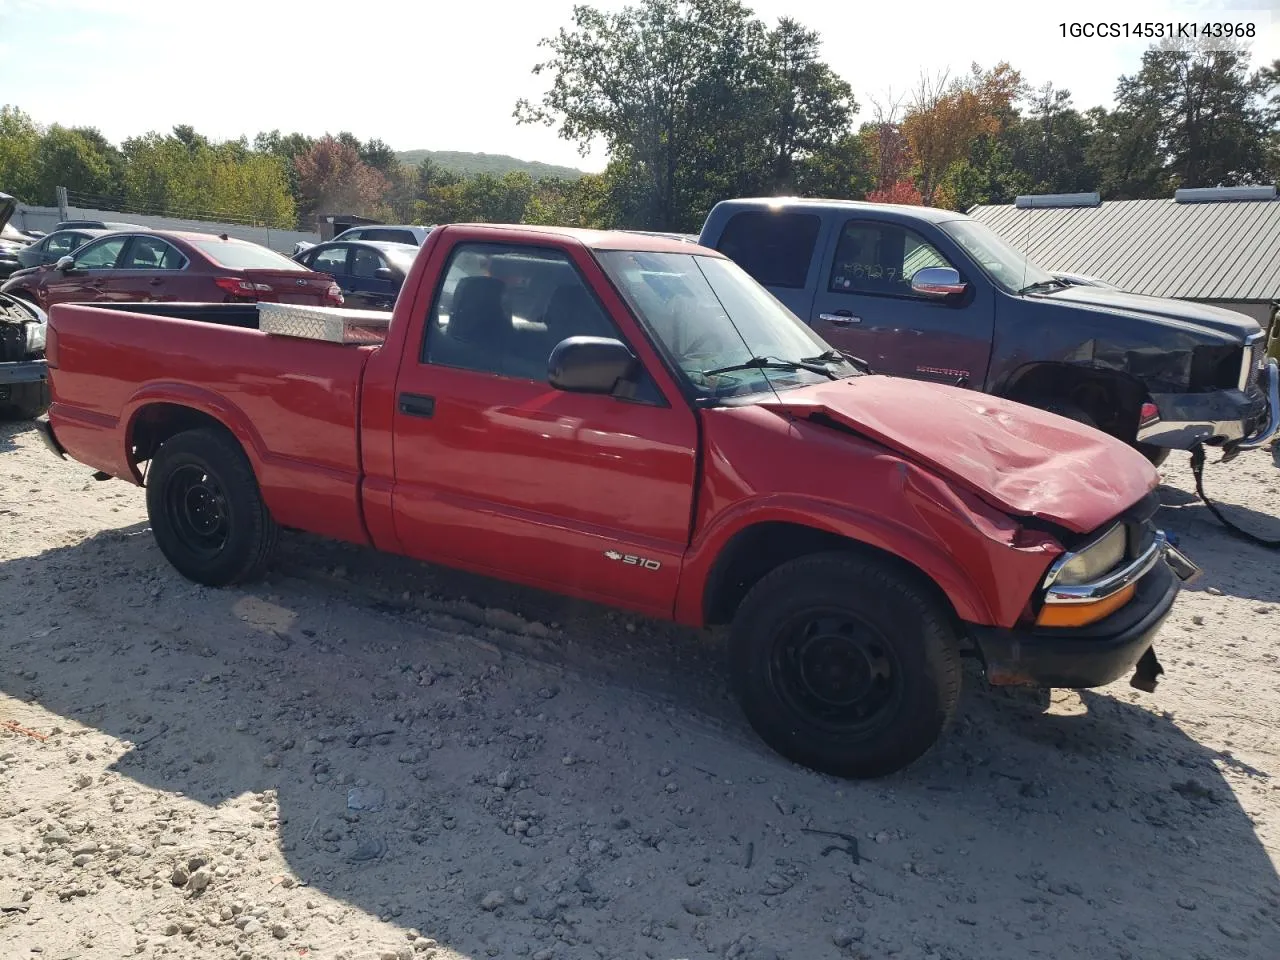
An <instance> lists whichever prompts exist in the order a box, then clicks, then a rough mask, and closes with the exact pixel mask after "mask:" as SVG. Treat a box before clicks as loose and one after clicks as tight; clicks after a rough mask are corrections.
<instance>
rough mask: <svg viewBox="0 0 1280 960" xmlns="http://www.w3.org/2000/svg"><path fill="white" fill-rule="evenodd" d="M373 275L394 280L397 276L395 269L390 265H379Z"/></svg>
mask: <svg viewBox="0 0 1280 960" xmlns="http://www.w3.org/2000/svg"><path fill="white" fill-rule="evenodd" d="M373 275H374V276H375V277H377V278H378V279H379V280H394V279H395V278H396V274H395V271H394V270H392V269H391V268H390V267H379V268H378V269H377V270H375V271H373Z"/></svg>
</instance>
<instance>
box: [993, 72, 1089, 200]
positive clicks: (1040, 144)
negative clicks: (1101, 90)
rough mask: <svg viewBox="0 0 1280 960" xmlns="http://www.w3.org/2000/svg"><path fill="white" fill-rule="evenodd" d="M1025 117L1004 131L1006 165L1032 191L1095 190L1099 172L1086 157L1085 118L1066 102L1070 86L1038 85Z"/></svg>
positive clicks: (1086, 122)
mask: <svg viewBox="0 0 1280 960" xmlns="http://www.w3.org/2000/svg"><path fill="white" fill-rule="evenodd" d="M1030 108H1031V109H1030V111H1029V114H1028V115H1027V116H1026V117H1023V118H1020V119H1019V120H1017V121H1015V122H1014V123H1012V124H1011V125H1010V127H1009V129H1008V131H1007V134H1006V136H1005V138H1004V139H1005V142H1006V143H1007V144H1008V147H1009V150H1010V152H1011V166H1012V167H1013V168H1014V169H1016V170H1018V171H1019V172H1021V173H1022V174H1023V175H1024V177H1025V179H1026V180H1027V181H1028V183H1029V186H1028V190H1029V191H1031V192H1035V193H1076V192H1080V191H1087V190H1096V189H1098V181H1099V174H1098V172H1097V170H1096V169H1094V167H1093V165H1092V164H1091V163H1090V162H1089V156H1088V154H1089V143H1090V125H1089V121H1088V120H1087V119H1086V118H1085V117H1084V116H1083V115H1082V114H1081V113H1080V112H1079V111H1078V110H1076V109H1075V108H1074V107H1073V106H1072V104H1071V91H1069V90H1063V89H1059V88H1055V87H1054V85H1053V84H1052V83H1046V84H1044V85H1043V86H1042V87H1040V88H1039V89H1038V90H1037V91H1036V93H1035V95H1034V96H1033V97H1032V98H1031V101H1030Z"/></svg>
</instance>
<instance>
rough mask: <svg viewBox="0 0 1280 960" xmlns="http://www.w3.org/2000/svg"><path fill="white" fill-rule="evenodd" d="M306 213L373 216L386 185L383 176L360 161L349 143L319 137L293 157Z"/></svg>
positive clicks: (327, 137) (387, 185)
mask: <svg viewBox="0 0 1280 960" xmlns="http://www.w3.org/2000/svg"><path fill="white" fill-rule="evenodd" d="M294 166H295V167H296V168H297V171H298V189H299V191H300V193H301V195H302V206H303V212H304V213H306V214H313V213H319V212H321V211H332V212H334V213H350V214H355V215H357V216H364V217H372V216H376V215H377V213H378V211H379V210H380V208H381V206H382V197H383V194H385V193H386V191H387V189H388V187H389V186H390V185H389V184H388V182H387V178H386V177H384V176H383V175H382V174H380V173H379V172H378V171H377V170H374V169H372V168H371V167H369V166H368V165H366V164H365V163H364V162H362V161H361V159H360V155H359V153H357V152H356V149H355V147H353V146H351V144H350V143H343V142H340V141H339V140H338V139H336V138H334V137H329V136H326V137H323V138H322V139H320V140H319V141H317V142H316V144H315V146H313V147H312V148H311V149H310V150H309V151H308V152H306V153H304V154H303V155H302V156H300V157H298V158H297V160H295V161H294Z"/></svg>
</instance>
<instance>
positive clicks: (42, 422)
mask: <svg viewBox="0 0 1280 960" xmlns="http://www.w3.org/2000/svg"><path fill="white" fill-rule="evenodd" d="M32 422H33V423H34V425H35V428H36V430H37V431H39V433H40V439H41V440H43V441H44V445H45V446H46V447H48V448H49V449H50V450H51V451H53V454H54V456H57V457H61V458H62V459H63V460H66V459H67V451H66V449H65V448H64V447H63V446H62V443H61V442H60V441H59V440H58V435H57V434H56V433H54V432H53V424H52V423H50V422H49V418H48V417H37V418H36V419H35V420H34V421H32Z"/></svg>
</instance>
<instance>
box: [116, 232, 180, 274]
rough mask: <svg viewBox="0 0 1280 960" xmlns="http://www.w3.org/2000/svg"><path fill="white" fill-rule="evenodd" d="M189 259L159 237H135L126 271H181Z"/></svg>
mask: <svg viewBox="0 0 1280 960" xmlns="http://www.w3.org/2000/svg"><path fill="white" fill-rule="evenodd" d="M186 260H187V258H186V257H184V256H183V255H182V254H181V253H179V252H178V250H177V248H176V247H174V246H173V245H172V244H170V243H168V242H166V241H164V240H161V239H160V238H159V237H134V238H133V245H132V246H131V247H130V248H129V255H128V256H127V257H126V258H125V261H124V265H123V267H122V268H121V269H124V270H181V269H182V267H183V266H184V265H185V264H186Z"/></svg>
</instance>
